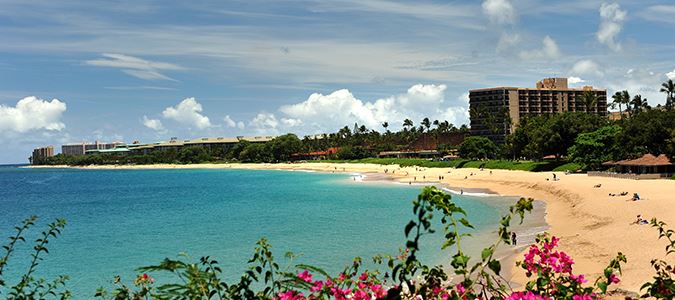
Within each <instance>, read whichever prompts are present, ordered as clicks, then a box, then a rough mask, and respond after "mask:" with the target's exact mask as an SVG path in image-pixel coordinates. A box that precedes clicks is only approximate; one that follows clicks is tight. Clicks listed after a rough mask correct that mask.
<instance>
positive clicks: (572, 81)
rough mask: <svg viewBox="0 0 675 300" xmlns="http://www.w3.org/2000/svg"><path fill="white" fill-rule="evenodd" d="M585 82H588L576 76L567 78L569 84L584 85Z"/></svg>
mask: <svg viewBox="0 0 675 300" xmlns="http://www.w3.org/2000/svg"><path fill="white" fill-rule="evenodd" d="M584 82H586V80H583V79H581V78H579V77H575V76H570V77H567V83H569V84H577V83H584Z"/></svg>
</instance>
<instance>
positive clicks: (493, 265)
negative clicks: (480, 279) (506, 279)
mask: <svg viewBox="0 0 675 300" xmlns="http://www.w3.org/2000/svg"><path fill="white" fill-rule="evenodd" d="M488 268H490V270H492V272H495V274H497V275H499V272H500V271H501V270H502V264H501V263H500V262H499V261H498V260H491V261H490V262H489V263H488Z"/></svg>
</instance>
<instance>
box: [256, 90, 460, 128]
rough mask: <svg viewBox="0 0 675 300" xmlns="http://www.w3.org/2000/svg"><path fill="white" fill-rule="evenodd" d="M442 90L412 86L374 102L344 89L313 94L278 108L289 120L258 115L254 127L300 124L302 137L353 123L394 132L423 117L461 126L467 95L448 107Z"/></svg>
mask: <svg viewBox="0 0 675 300" xmlns="http://www.w3.org/2000/svg"><path fill="white" fill-rule="evenodd" d="M446 89H447V86H445V85H443V84H440V85H435V84H426V85H425V84H416V85H414V86H412V87H410V88H409V89H408V90H407V91H406V93H403V94H399V95H394V96H390V97H386V98H380V99H376V100H374V101H364V100H361V99H358V98H356V97H355V96H354V95H353V94H352V93H351V92H350V91H349V90H346V89H342V90H337V91H334V92H332V93H330V94H327V95H324V94H321V93H314V94H312V95H310V96H309V97H308V98H307V100H305V101H302V102H299V103H295V104H291V105H284V106H282V107H280V108H279V111H280V112H281V113H283V114H285V115H286V116H288V117H289V119H288V120H284V119H283V118H282V119H281V122H276V123H274V122H273V121H276V119H272V118H271V117H270V116H265V118H263V115H258V116H257V117H256V119H257V120H256V122H254V123H262V121H263V120H264V121H266V122H268V123H270V124H269V126H267V127H274V128H277V129H279V128H280V127H284V128H286V127H289V126H298V125H300V124H302V125H303V129H305V130H308V131H309V132H306V133H309V134H313V133H321V132H326V131H332V130H336V129H338V128H340V127H343V126H352V125H353V124H354V123H358V124H359V125H365V126H366V127H368V128H371V129H378V128H381V124H382V123H383V122H388V123H389V124H390V125H391V128H392V129H396V128H400V127H401V124H402V123H403V120H404V119H406V118H410V119H411V120H413V121H414V122H416V123H417V122H419V121H421V120H422V119H423V118H425V117H428V118H430V119H431V120H435V119H438V120H448V121H449V122H451V123H454V124H460V123H463V122H465V121H466V118H467V115H466V112H467V106H468V102H467V101H466V99H465V98H466V97H467V95H462V96H460V97H459V98H458V99H457V100H453V101H452V102H453V103H454V104H455V105H448V104H447V103H446V102H445V90H446ZM291 119H293V121H290V120H291ZM271 125H275V126H271Z"/></svg>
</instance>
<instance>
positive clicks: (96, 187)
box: [0, 167, 514, 299]
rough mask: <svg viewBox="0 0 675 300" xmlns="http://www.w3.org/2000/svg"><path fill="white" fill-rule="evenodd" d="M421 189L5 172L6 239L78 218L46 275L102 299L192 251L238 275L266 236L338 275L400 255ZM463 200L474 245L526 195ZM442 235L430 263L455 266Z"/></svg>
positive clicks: (261, 174)
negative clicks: (358, 260) (139, 272)
mask: <svg viewBox="0 0 675 300" xmlns="http://www.w3.org/2000/svg"><path fill="white" fill-rule="evenodd" d="M419 190H420V187H419V186H417V187H415V186H413V187H410V186H407V185H398V184H393V183H377V182H355V181H353V180H352V177H350V175H347V174H324V173H308V172H299V171H297V172H291V171H248V170H231V169H225V170H71V169H20V168H15V167H0V235H1V237H2V238H6V237H8V236H10V235H12V234H13V233H14V232H13V227H14V226H15V225H18V224H19V223H20V222H21V221H22V220H23V219H24V218H26V217H28V216H30V215H33V214H34V215H38V216H40V221H39V222H38V226H37V227H36V228H34V230H33V231H31V233H32V234H31V235H30V236H29V237H30V238H31V239H34V238H35V237H36V234H37V232H39V231H41V230H43V229H45V226H46V223H47V222H49V221H52V220H54V219H55V218H65V219H67V220H68V225H67V226H66V228H65V230H64V231H63V235H62V236H60V237H59V238H58V239H54V240H53V241H52V242H50V243H49V245H48V246H49V251H50V253H49V255H48V256H46V259H45V260H44V261H43V262H42V263H41V266H40V273H39V275H43V276H46V277H53V276H55V275H59V274H67V275H69V276H70V277H71V280H70V281H69V283H68V287H69V288H70V289H71V290H72V291H73V293H74V295H75V298H76V299H87V298H91V297H92V296H93V293H94V292H95V290H96V288H97V287H100V286H103V287H108V288H110V287H111V286H112V285H111V281H112V278H113V276H114V275H122V277H123V279H126V280H127V283H131V281H132V280H133V278H134V276H135V274H136V273H135V272H134V270H135V268H137V267H140V266H146V265H149V264H154V263H158V262H160V261H161V260H162V259H163V258H165V257H170V258H176V257H177V255H178V254H179V253H183V252H184V253H187V254H188V255H189V257H190V258H191V259H193V260H197V259H199V257H201V256H205V255H209V256H211V257H212V258H214V259H216V260H218V261H219V262H220V264H221V266H222V267H223V270H224V273H225V275H226V277H227V278H235V277H237V276H238V275H239V274H241V273H242V272H243V271H244V270H245V268H246V261H247V260H248V258H249V257H250V255H251V253H252V251H253V248H254V246H255V242H256V241H257V240H258V239H259V238H261V237H267V238H268V240H269V242H270V243H271V244H272V245H273V251H274V252H275V254H276V257H277V258H278V259H280V260H282V261H283V257H284V254H285V253H286V252H287V251H293V252H294V253H296V254H299V255H301V256H300V257H299V258H297V259H296V260H295V261H294V263H298V262H301V263H307V264H312V265H316V266H319V267H322V268H325V269H327V270H329V271H331V272H333V273H335V272H338V271H339V270H341V269H342V268H343V267H344V266H345V265H348V264H350V262H351V261H352V259H353V258H354V257H355V256H360V257H363V258H364V261H369V258H370V257H372V256H373V255H376V254H394V255H395V254H397V253H398V251H399V248H400V247H403V245H404V243H405V238H404V235H403V228H404V226H405V224H406V223H407V222H408V220H410V219H411V218H412V217H413V215H412V204H411V201H412V200H413V199H414V198H415V197H416V196H417V194H418V193H419ZM453 199H454V200H455V201H457V202H458V203H459V204H460V205H461V206H462V207H464V208H465V209H466V210H467V212H468V213H469V216H470V217H469V219H470V220H471V221H472V223H473V224H474V225H475V226H476V229H477V231H476V232H475V233H477V236H478V239H477V240H476V241H474V242H473V243H472V244H470V245H469V246H468V247H469V248H470V249H474V250H475V249H477V247H479V246H483V245H481V244H484V243H485V238H481V236H486V235H488V234H491V230H494V229H495V228H496V226H497V222H498V220H499V214H500V213H501V212H503V211H504V209H505V207H506V206H507V205H508V204H511V203H513V200H514V199H513V198H508V199H507V198H500V197H481V198H477V197H471V196H456V195H455V196H453ZM38 229H39V230H38ZM439 229H440V228H439ZM441 238H442V237H441V236H440V235H439V234H436V235H434V236H430V237H428V238H426V239H425V240H424V241H425V243H424V250H425V251H424V252H423V258H424V259H425V261H427V262H428V263H429V264H439V263H445V262H447V261H448V257H449V256H450V253H449V252H442V251H440V250H439V245H440V242H441ZM29 241H30V240H29ZM6 242H7V240H6V239H5V240H3V243H2V244H6ZM30 248H31V244H30V243H26V244H22V245H20V247H19V249H18V252H17V253H16V255H15V256H13V257H12V260H10V263H9V267H8V272H9V273H8V274H7V275H9V277H5V279H7V280H8V281H9V283H10V284H12V283H15V282H16V280H17V278H16V276H14V277H12V274H16V272H21V271H23V270H24V269H25V268H27V266H26V264H27V261H28V255H29V254H28V253H29V251H30ZM0 253H2V252H0ZM281 265H282V266H283V265H284V263H283V262H282V263H281ZM369 265H370V266H371V267H372V266H373V265H372V264H370V263H369ZM3 294H4V293H3Z"/></svg>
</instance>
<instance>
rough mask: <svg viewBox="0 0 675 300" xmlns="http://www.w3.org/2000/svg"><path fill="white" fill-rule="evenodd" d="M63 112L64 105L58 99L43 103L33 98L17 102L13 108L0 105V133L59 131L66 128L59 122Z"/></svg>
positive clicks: (43, 101) (64, 109)
mask: <svg viewBox="0 0 675 300" xmlns="http://www.w3.org/2000/svg"><path fill="white" fill-rule="evenodd" d="M65 111H66V104H65V103H63V102H61V101H59V100H58V99H53V100H52V101H45V100H42V99H40V98H37V97H35V96H30V97H26V98H23V99H21V100H19V102H17V103H16V106H14V107H12V106H5V105H0V131H5V130H7V131H14V132H19V133H23V132H27V131H31V130H37V129H46V130H53V131H60V130H62V129H63V128H65V127H66V125H64V124H63V123H62V122H61V115H62V114H63V112H65Z"/></svg>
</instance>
